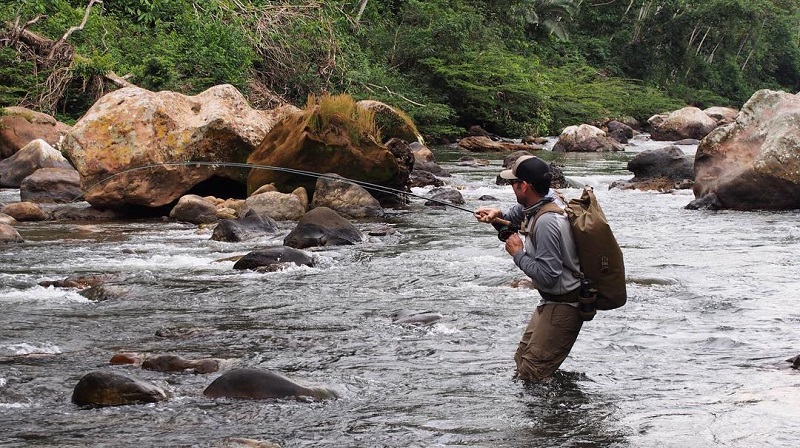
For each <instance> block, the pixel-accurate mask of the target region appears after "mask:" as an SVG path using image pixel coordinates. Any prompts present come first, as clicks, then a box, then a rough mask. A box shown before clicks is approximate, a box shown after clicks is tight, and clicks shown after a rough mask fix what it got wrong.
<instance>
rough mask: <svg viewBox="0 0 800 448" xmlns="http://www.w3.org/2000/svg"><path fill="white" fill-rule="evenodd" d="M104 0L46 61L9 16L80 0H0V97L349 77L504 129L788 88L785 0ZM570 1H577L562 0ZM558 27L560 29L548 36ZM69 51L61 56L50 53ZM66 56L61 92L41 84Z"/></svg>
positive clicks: (557, 125)
mask: <svg viewBox="0 0 800 448" xmlns="http://www.w3.org/2000/svg"><path fill="white" fill-rule="evenodd" d="M359 4H360V2H359V1H356V0H348V1H345V2H342V1H341V0H313V1H312V0H270V1H268V0H203V1H198V0H106V1H105V2H103V3H98V4H96V5H95V6H94V7H93V8H92V10H91V14H90V15H89V19H88V21H87V23H86V26H85V27H84V28H83V29H82V30H78V31H75V32H74V33H73V34H71V35H70V36H69V39H68V40H67V43H68V44H69V45H71V46H73V48H74V54H75V55H76V57H75V58H74V61H72V64H71V65H69V64H67V65H66V66H65V65H63V64H62V65H58V66H55V67H54V66H53V65H48V64H46V63H43V62H42V60H43V57H44V56H46V55H38V56H39V63H38V65H36V63H35V59H34V58H32V57H30V53H29V52H20V53H17V52H16V51H15V50H14V49H12V48H9V47H2V45H3V42H10V40H9V39H6V40H4V39H3V38H4V36H8V34H9V30H10V28H9V25H6V24H7V23H14V21H15V20H16V19H19V23H25V22H26V21H27V20H30V19H32V18H33V17H35V16H37V15H39V14H42V15H44V17H43V18H41V19H40V20H39V21H38V22H37V23H36V24H35V25H32V26H30V27H29V28H28V29H29V30H30V31H33V32H35V33H37V34H39V35H41V36H44V37H46V38H48V39H51V40H53V41H55V40H58V39H59V38H60V37H61V36H62V35H64V33H65V32H66V31H67V30H68V29H69V28H70V27H72V26H76V25H78V24H79V23H80V21H81V20H82V18H83V15H84V13H85V11H86V5H87V1H86V0H7V1H5V2H1V3H0V22H2V23H3V25H1V26H0V105H10V104H18V103H21V102H24V101H35V100H36V99H37V98H41V97H43V96H46V95H47V94H48V93H53V95H54V96H58V104H57V110H56V113H58V114H60V118H61V119H62V120H65V121H70V120H74V119H76V118H78V117H80V116H81V115H82V114H83V113H84V112H85V110H86V109H87V108H88V107H89V106H90V105H91V104H92V103H93V101H94V100H95V99H96V97H97V96H99V95H101V94H102V93H104V92H106V91H107V90H108V89H109V88H110V85H109V84H107V83H106V84H103V82H102V79H103V75H104V74H106V73H108V72H110V71H113V72H115V73H117V74H119V75H128V74H130V75H132V76H131V78H130V80H131V81H132V82H133V83H135V84H137V85H139V86H141V87H144V88H147V89H151V90H173V91H177V92H181V93H185V94H195V93H198V92H200V91H202V90H205V89H206V88H208V87H211V86H213V85H216V84H222V83H229V84H233V85H234V86H236V87H237V88H238V89H239V90H241V91H243V92H245V93H248V89H249V87H250V86H251V85H253V86H256V87H257V88H255V89H254V91H257V92H262V91H263V90H269V91H271V93H274V95H271V96H269V97H270V98H278V97H279V98H282V99H286V100H288V101H290V102H293V103H294V104H302V103H304V102H305V100H306V98H307V96H308V95H309V94H316V95H323V94H326V93H330V94H336V93H348V94H350V95H352V96H353V97H354V98H357V99H375V100H378V101H381V102H384V103H386V104H389V105H392V106H395V107H400V108H402V109H403V110H404V111H405V112H407V113H408V115H409V116H410V117H411V118H412V119H413V121H414V122H415V124H416V125H417V127H418V129H419V130H420V132H421V133H422V134H423V136H424V137H425V138H426V140H429V141H436V140H437V139H439V138H448V139H454V138H458V137H460V136H461V135H462V134H463V133H464V130H465V128H466V127H468V126H470V125H474V124H479V125H482V126H484V127H485V128H486V129H487V130H489V131H491V132H494V133H497V134H501V135H508V136H521V135H525V134H553V133H556V132H558V131H560V129H561V128H563V127H564V126H568V125H573V124H579V123H583V122H590V121H594V120H598V119H603V118H613V117H622V116H634V117H636V118H637V119H639V120H644V119H646V118H648V117H649V116H651V115H652V114H655V113H658V112H664V111H668V110H671V109H676V108H678V107H682V106H684V105H686V104H692V105H697V106H699V107H707V106H712V105H728V106H734V107H736V106H737V105H740V104H742V103H743V102H744V101H745V100H747V98H749V97H750V95H751V94H752V93H753V92H754V91H755V90H758V89H760V88H773V89H784V90H789V91H793V92H796V91H798V90H800V30H799V29H798V23H800V3H798V2H796V1H790V0H705V1H703V2H694V1H689V0H628V1H622V2H613V1H612V2H608V1H606V2H585V1H584V2H581V1H579V0H385V1H378V0H372V1H369V2H368V3H367V8H366V10H365V11H364V13H363V15H362V16H361V17H360V18H359V21H358V22H357V23H356V21H355V17H354V16H355V13H356V11H357V9H358V6H359ZM578 6H580V8H579V7H578ZM567 36H569V38H570V39H569V40H564V39H565V38H566V37H567ZM65 68H67V69H68V70H64V69H65ZM54 73H56V74H63V73H66V74H67V75H68V77H69V78H68V79H66V81H65V83H64V84H61V86H62V87H63V86H66V87H65V88H64V90H63V91H61V90H56V91H55V92H47V91H45V85H48V86H50V85H52V83H48V84H46V83H45V80H47V79H48V77H49V76H51V75H53V74H54Z"/></svg>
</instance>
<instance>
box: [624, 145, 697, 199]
mask: <svg viewBox="0 0 800 448" xmlns="http://www.w3.org/2000/svg"><path fill="white" fill-rule="evenodd" d="M693 163H694V158H693V157H689V156H687V155H686V154H685V153H684V152H683V151H682V150H681V149H680V148H678V147H677V146H675V145H670V146H666V147H664V148H658V149H648V150H647V151H642V152H640V153H639V154H636V156H635V157H634V158H633V159H631V160H630V161H629V162H628V166H627V168H628V170H629V171H632V172H633V179H630V180H629V181H618V182H614V183H613V184H612V185H611V186H612V187H620V188H623V189H631V188H633V189H637V190H661V191H666V190H673V189H675V188H679V189H686V188H690V187H691V185H692V180H693V179H694V171H693V168H692V166H693Z"/></svg>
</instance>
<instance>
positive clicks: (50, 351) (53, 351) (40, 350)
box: [0, 342, 62, 387]
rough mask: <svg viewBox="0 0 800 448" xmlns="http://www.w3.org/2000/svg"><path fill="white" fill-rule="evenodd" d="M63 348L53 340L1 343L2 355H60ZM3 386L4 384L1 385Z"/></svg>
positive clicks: (0, 353) (0, 352) (0, 350)
mask: <svg viewBox="0 0 800 448" xmlns="http://www.w3.org/2000/svg"><path fill="white" fill-rule="evenodd" d="M61 353H62V351H61V348H59V347H58V346H57V345H55V344H53V343H52V342H20V343H16V344H0V356H3V357H12V356H26V355H58V354H61ZM0 387H2V385H0Z"/></svg>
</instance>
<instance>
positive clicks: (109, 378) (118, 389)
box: [72, 371, 167, 407]
mask: <svg viewBox="0 0 800 448" xmlns="http://www.w3.org/2000/svg"><path fill="white" fill-rule="evenodd" d="M166 399H167V394H166V392H164V391H163V390H161V389H160V388H158V387H156V386H154V385H153V384H150V383H147V382H145V381H142V380H138V379H135V378H131V377H129V376H125V375H120V374H118V373H112V372H106V371H96V372H91V373H87V374H86V375H84V376H83V378H81V380H80V381H79V382H78V385H77V386H75V389H74V390H73V392H72V402H73V403H75V404H77V405H78V406H90V407H95V406H97V407H102V406H123V405H128V404H141V403H157V402H159V401H164V400H166Z"/></svg>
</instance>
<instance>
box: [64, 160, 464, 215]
mask: <svg viewBox="0 0 800 448" xmlns="http://www.w3.org/2000/svg"><path fill="white" fill-rule="evenodd" d="M164 166H196V167H201V166H207V167H211V168H218V167H227V168H248V169H259V170H269V171H279V172H283V173H289V174H297V175H300V176H307V177H315V178H323V179H329V180H339V181H344V182H348V183H351V184H354V185H358V186H360V187H362V188H364V189H367V190H374V191H379V192H381V193H388V194H393V195H395V196H398V197H403V196H412V197H415V198H418V199H425V200H428V201H431V202H434V203H436V204H439V205H443V206H446V207H451V208H454V209H456V210H461V211H465V212H467V213H470V214H474V211H473V210H470V209H468V208H465V207H460V206H458V205H455V204H453V203H450V202H446V201H441V200H439V199H434V198H428V197H425V196H421V195H418V194H414V193H411V192H408V191H403V190H398V189H396V188H391V187H387V186H384V185H378V184H373V183H370V182H366V181H363V180H356V179H349V178H347V177H342V176H339V175H333V174H323V173H316V172H314V171H305V170H298V169H295V168H285V167H280V166H271V165H258V164H255V163H238V162H206V161H186V162H162V163H153V164H148V165H139V166H134V167H131V168H127V169H125V170H123V171H120V172H118V173H114V174H112V175H110V176H108V177H105V178H103V179H100V180H99V181H97V182H95V183H93V184H92V185H89V186H88V187H86V189H85V190H86V191H89V190H91V189H93V188H95V187H97V186H98V185H101V184H104V183H106V182H108V181H109V180H111V179H113V178H115V177H118V176H121V175H123V174H126V173H130V172H132V171H140V170H146V169H150V168H158V167H164ZM84 196H85V193H82V194H80V195H78V196H76V197H75V198H74V199H73V200H72V202H75V201H77V200H78V199H80V198H82V197H84Z"/></svg>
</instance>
